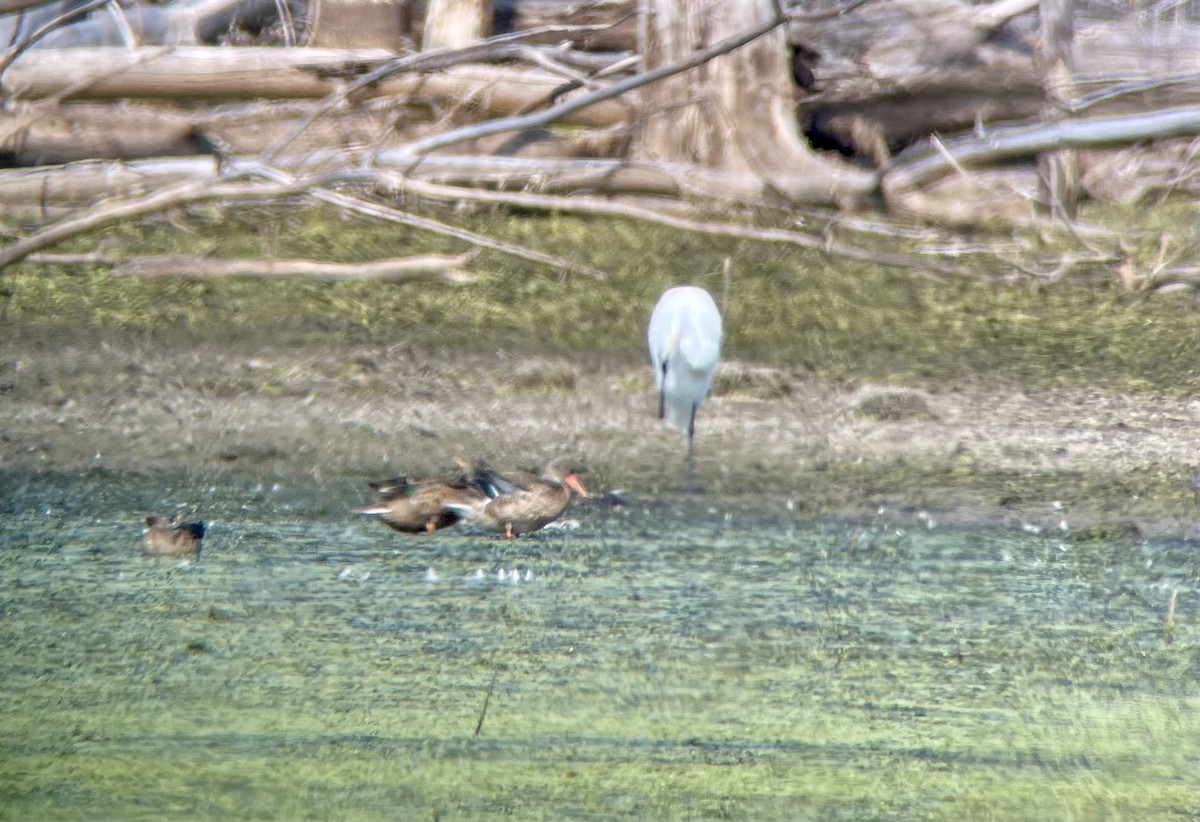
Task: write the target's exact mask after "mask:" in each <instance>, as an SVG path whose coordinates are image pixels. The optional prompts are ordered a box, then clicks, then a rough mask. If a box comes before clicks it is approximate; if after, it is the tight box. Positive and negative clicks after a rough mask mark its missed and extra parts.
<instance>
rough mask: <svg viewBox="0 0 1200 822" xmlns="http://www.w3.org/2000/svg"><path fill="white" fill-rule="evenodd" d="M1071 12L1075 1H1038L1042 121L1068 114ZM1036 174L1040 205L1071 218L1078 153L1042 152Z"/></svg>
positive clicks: (1076, 188) (1075, 201)
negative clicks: (1043, 90) (1044, 97)
mask: <svg viewBox="0 0 1200 822" xmlns="http://www.w3.org/2000/svg"><path fill="white" fill-rule="evenodd" d="M1074 14H1075V2H1074V0H1041V17H1042V54H1041V58H1042V59H1041V63H1042V85H1043V88H1044V89H1045V94H1046V105H1045V107H1044V108H1043V109H1042V118H1043V119H1044V120H1051V121H1052V120H1058V119H1061V118H1063V117H1069V116H1070V113H1069V112H1070V107H1071V103H1072V98H1073V97H1074V87H1073V84H1072V82H1071V72H1072V68H1073V64H1074V61H1073V59H1072V51H1073V42H1074V36H1075V26H1074ZM1038 173H1039V176H1040V177H1041V195H1042V197H1041V199H1042V205H1043V207H1044V208H1045V209H1046V210H1047V211H1049V212H1050V214H1052V215H1053V216H1055V217H1057V218H1060V219H1063V220H1072V219H1074V217H1075V211H1076V207H1077V206H1078V204H1079V155H1078V154H1077V153H1076V152H1074V151H1072V150H1071V149H1064V150H1062V151H1055V152H1048V153H1046V154H1042V155H1041V156H1040V157H1038Z"/></svg>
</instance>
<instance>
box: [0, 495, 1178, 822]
mask: <svg viewBox="0 0 1200 822" xmlns="http://www.w3.org/2000/svg"><path fill="white" fill-rule="evenodd" d="M0 481H2V482H3V487H2V490H3V503H2V505H3V517H0V546H2V547H0V564H2V566H3V573H2V574H0V586H2V587H3V595H2V599H0V603H2V604H0V681H3V683H4V685H3V689H2V693H0V706H2V708H0V711H2V716H3V723H4V729H5V732H4V733H3V734H2V738H0V817H3V818H8V819H18V818H80V817H85V818H95V817H105V818H153V819H157V818H164V817H170V818H185V817H218V816H219V817H226V818H227V817H243V818H314V817H315V818H339V819H350V818H445V819H473V818H501V817H512V818H520V819H532V818H554V819H557V818H595V819H613V818H697V817H703V818H801V817H807V818H855V819H860V818H914V817H929V818H954V819H961V818H970V819H984V818H996V819H1029V818H1056V819H1067V818H1076V819H1092V818H1107V819H1117V818H1127V819H1149V818H1154V819H1169V818H1179V819H1195V818H1196V815H1197V813H1198V798H1197V797H1198V795H1200V794H1198V791H1200V777H1198V776H1197V774H1198V773H1200V771H1198V765H1200V750H1198V749H1200V719H1198V717H1200V696H1198V693H1200V692H1198V686H1197V682H1198V681H1200V676H1198V674H1200V653H1198V651H1200V629H1198V627H1197V621H1198V616H1197V577H1198V569H1200V561H1198V554H1197V546H1196V545H1195V544H1194V543H1189V542H1185V541H1178V542H1169V541H1167V542H1156V543H1149V542H1141V541H1134V540H1131V541H1121V542H1096V541H1075V540H1073V539H1071V535H1070V534H1055V535H1050V536H1047V535H1042V534H1027V533H1012V532H996V531H972V530H958V529H955V530H950V529H945V528H940V527H933V528H920V529H916V530H911V529H910V530H898V529H896V528H895V527H889V526H887V525H885V524H884V523H882V522H865V523H848V522H840V521H811V520H801V519H798V518H795V517H793V516H792V515H790V514H789V513H788V512H787V511H786V510H778V511H776V510H770V509H768V510H758V509H748V508H747V506H746V503H745V501H737V500H715V499H678V500H669V501H655V500H639V499H636V498H633V499H630V500H628V501H627V504H626V505H624V506H621V507H612V506H609V505H579V504H576V505H575V507H574V508H572V509H571V511H570V512H569V515H568V516H569V517H570V518H571V520H573V523H568V527H564V528H562V529H558V530H548V531H545V532H542V533H540V534H538V535H535V536H532V537H527V538H523V539H520V540H516V541H510V542H506V541H503V540H500V539H495V538H492V537H481V536H472V535H465V534H454V533H444V534H441V535H438V536H437V537H434V538H430V537H426V536H405V535H401V534H396V533H394V532H391V531H389V530H388V529H386V528H384V527H383V526H382V525H380V524H379V523H378V522H374V521H371V520H369V519H367V518H363V517H357V518H356V517H355V515H353V514H350V513H349V508H350V506H352V505H353V504H355V503H361V502H363V501H365V499H364V498H363V494H362V490H363V489H361V488H358V487H350V486H346V485H341V484H338V483H319V482H315V481H312V480H307V481H297V482H296V484H288V483H284V484H283V485H282V486H280V485H276V484H275V483H273V482H271V481H266V482H263V483H262V484H260V483H258V482H257V481H246V480H243V479H236V478H234V479H232V480H231V479H223V480H221V482H220V484H219V485H218V484H215V483H214V480H213V478H211V477H195V476H190V477H178V478H173V479H172V480H171V481H170V482H167V483H164V482H162V481H161V480H160V479H158V478H146V477H139V476H136V475H133V476H125V475H110V474H102V473H101V474H96V475H92V476H88V477H66V476H54V475H33V476H30V475H22V474H16V473H9V474H5V475H2V477H0ZM180 504H186V505H188V506H189V508H190V509H191V510H193V511H194V512H195V513H198V514H199V515H200V516H202V517H203V518H205V519H207V520H209V522H210V533H209V536H208V538H207V539H206V540H205V550H204V552H203V555H202V557H201V558H200V560H199V561H198V562H180V561H178V560H174V559H143V558H142V557H140V556H139V554H138V545H139V540H140V535H141V529H140V523H141V518H142V517H144V516H145V515H146V514H147V513H152V512H161V513H172V512H173V510H174V508H175V506H176V505H180ZM931 524H932V523H931ZM512 569H518V570H519V572H520V576H521V579H520V581H513V580H512V577H511V574H510V573H509V572H510V571H511V570H512ZM480 572H481V578H480ZM498 572H500V573H498ZM501 577H503V578H501ZM1173 589H1177V590H1178V592H1179V593H1178V594H1177V596H1178V600H1177V614H1176V620H1177V627H1176V628H1175V630H1174V632H1173V633H1172V634H1171V635H1170V636H1168V634H1167V633H1166V632H1165V631H1164V616H1165V612H1166V607H1167V601H1168V598H1169V595H1170V591H1171V590H1173Z"/></svg>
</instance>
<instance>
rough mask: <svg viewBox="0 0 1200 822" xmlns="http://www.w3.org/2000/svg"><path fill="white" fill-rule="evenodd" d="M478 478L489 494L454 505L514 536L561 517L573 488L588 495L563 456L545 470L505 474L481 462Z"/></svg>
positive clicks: (505, 533) (468, 516)
mask: <svg viewBox="0 0 1200 822" xmlns="http://www.w3.org/2000/svg"><path fill="white" fill-rule="evenodd" d="M474 482H475V483H476V484H478V485H479V486H480V487H482V488H484V489H487V492H488V495H487V498H485V499H483V500H478V499H477V500H474V501H471V502H470V503H468V504H459V503H453V504H451V505H450V507H451V508H452V509H453V510H456V511H459V512H460V513H462V515H463V516H464V517H466V518H467V519H469V520H471V521H472V522H475V523H477V524H479V525H481V526H483V527H486V528H490V529H492V530H495V531H499V532H501V533H503V534H504V535H505V536H506V537H510V538H511V537H515V536H518V535H520V534H528V533H531V532H533V531H537V530H539V529H541V528H544V527H545V526H546V525H548V524H550V523H551V522H553V521H554V520H556V519H558V518H559V517H560V516H562V513H563V511H565V510H566V508H567V503H569V502H570V501H571V494H572V492H574V493H576V494H579V496H581V497H586V496H587V495H588V492H587V488H585V487H584V485H583V481H582V480H581V479H580V478H579V475H578V474H577V473H576V472H575V470H574V469H572V468H570V467H569V466H568V465H567V463H566V461H565V460H562V459H557V460H553V461H551V462H550V463H548V464H547V465H546V467H545V468H544V469H542V473H541V474H532V473H530V472H528V471H513V472H509V473H506V474H501V473H499V472H497V471H495V470H494V469H492V468H490V467H489V466H486V465H480V466H478V467H477V469H476V472H475V477H474Z"/></svg>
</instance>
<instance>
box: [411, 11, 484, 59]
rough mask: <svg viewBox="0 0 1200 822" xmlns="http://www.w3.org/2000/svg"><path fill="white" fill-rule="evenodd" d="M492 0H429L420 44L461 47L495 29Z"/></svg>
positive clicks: (433, 46)
mask: <svg viewBox="0 0 1200 822" xmlns="http://www.w3.org/2000/svg"><path fill="white" fill-rule="evenodd" d="M492 16H493V11H492V2H491V0H429V2H428V4H427V5H426V8H425V31H424V36H423V42H422V44H421V48H422V50H424V51H429V50H430V49H438V48H451V49H460V48H463V47H464V46H469V45H471V44H472V43H475V42H477V41H479V40H482V39H483V38H485V37H488V36H490V35H491V33H492Z"/></svg>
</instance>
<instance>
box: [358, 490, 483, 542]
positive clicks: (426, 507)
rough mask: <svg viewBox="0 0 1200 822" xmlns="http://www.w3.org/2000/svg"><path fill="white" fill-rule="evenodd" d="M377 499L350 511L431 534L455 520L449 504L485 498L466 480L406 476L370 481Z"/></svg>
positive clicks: (394, 526) (455, 517) (456, 519)
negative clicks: (372, 515)
mask: <svg viewBox="0 0 1200 822" xmlns="http://www.w3.org/2000/svg"><path fill="white" fill-rule="evenodd" d="M371 487H372V488H374V489H375V493H376V494H378V495H379V502H377V503H375V504H374V505H364V506H361V507H359V508H355V509H354V510H355V511H357V512H358V513H360V514H375V515H377V516H378V517H379V518H380V519H381V520H383V521H384V522H385V523H387V524H388V525H390V526H391V527H392V528H394V529H396V530H397V531H404V532H405V533H409V534H420V533H427V534H434V533H437V530H438V529H439V528H448V527H449V526H451V525H453V524H454V523H456V522H458V519H459V514H458V512H457V511H456V510H453V509H452V508H449V507H447V505H448V504H450V503H461V504H464V505H470V504H472V503H475V502H486V501H487V499H488V497H487V496H486V495H485V494H484V493H483V491H481V490H480V489H479V488H476V487H474V486H472V485H470V484H468V483H465V482H464V483H450V482H446V481H444V480H440V479H425V480H417V481H415V482H410V481H409V480H408V478H407V477H397V478H395V479H390V480H384V481H382V482H373V483H371Z"/></svg>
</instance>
